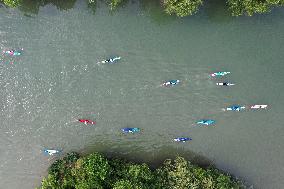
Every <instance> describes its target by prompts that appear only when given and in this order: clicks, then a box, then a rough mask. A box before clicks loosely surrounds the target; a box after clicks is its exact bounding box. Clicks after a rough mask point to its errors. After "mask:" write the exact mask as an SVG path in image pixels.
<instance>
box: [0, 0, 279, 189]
mask: <svg viewBox="0 0 284 189" xmlns="http://www.w3.org/2000/svg"><path fill="white" fill-rule="evenodd" d="M66 6H67V5H66ZM68 6H69V5H68ZM283 10H284V9H283V8H277V9H273V11H272V12H271V13H269V14H266V15H256V16H253V17H239V18H233V17H230V16H229V15H228V14H227V13H226V12H225V11H224V8H223V5H220V4H218V3H216V4H214V3H213V2H212V3H211V4H210V3H207V4H205V6H204V7H203V8H202V9H201V11H200V12H199V13H198V14H197V15H195V16H192V17H186V18H182V19H178V18H175V17H170V16H166V15H164V14H163V13H162V12H161V10H160V8H159V7H158V5H155V4H154V3H151V1H142V2H140V3H139V2H136V1H130V2H129V3H127V4H126V5H125V6H124V7H122V8H119V9H118V10H117V11H114V12H109V10H108V9H107V7H106V6H105V5H104V4H102V3H99V4H98V5H97V7H96V9H95V10H94V9H91V8H88V7H87V5H86V3H85V2H83V1H77V2H76V3H75V5H74V7H73V8H71V9H66V10H58V9H57V8H56V7H55V6H53V5H47V6H44V7H40V8H39V10H36V9H35V8H31V10H30V11H29V12H28V10H26V9H24V10H22V11H20V10H18V9H7V8H4V7H1V8H0V39H1V41H0V45H1V49H2V50H3V49H8V48H21V47H22V48H24V53H23V55H22V56H19V57H9V56H2V57H1V64H0V86H1V90H0V95H1V98H0V110H1V111H0V120H1V123H0V125H1V127H0V131H1V132H0V183H1V187H0V188H7V189H8V188H9V189H19V188H21V189H28V188H34V187H36V186H39V185H40V181H41V179H42V177H43V176H45V175H46V173H47V171H46V170H47V168H48V166H49V165H50V164H51V163H52V162H53V161H54V160H55V159H56V157H47V156H44V155H43V153H42V149H43V148H60V149H63V151H64V153H67V152H70V151H78V152H82V153H88V152H91V151H100V152H104V153H107V154H109V155H117V156H122V157H126V158H128V159H130V160H133V161H137V162H148V163H150V164H151V165H153V166H156V165H158V164H159V163H160V162H161V160H163V159H165V158H167V157H174V156H175V155H177V154H180V155H183V156H184V157H186V158H187V159H190V160H192V161H193V162H196V163H199V164H202V165H203V164H204V165H206V164H214V165H215V166H216V167H217V168H219V169H221V170H224V171H226V172H229V173H231V174H233V175H235V176H237V177H239V178H240V179H242V180H244V181H245V182H246V184H247V185H248V186H253V188H263V189H268V188H269V189H281V188H283V187H284V175H283V171H284V167H283V165H284V150H283V146H284V145H283V139H284V124H283V119H282V116H283V115H284V109H283V102H284V95H283V92H284V85H283V80H284V71H283V69H284V62H283V59H284V53H283V52H284V21H283V18H284V11H283ZM37 11H38V13H37ZM112 55H119V56H121V57H122V59H121V61H119V62H118V63H117V64H112V65H106V64H105V65H97V64H96V62H98V61H100V60H103V59H105V58H107V57H109V56H112ZM11 61H13V64H9V62H11ZM222 70H224V71H231V74H230V75H228V76H226V77H223V78H218V79H212V78H210V77H209V74H210V73H212V72H214V71H222ZM170 79H180V80H181V84H180V85H178V86H175V87H171V88H163V87H160V86H159V85H160V84H161V83H162V82H163V81H165V80H170ZM221 81H230V82H233V83H236V86H233V87H228V88H224V87H223V88H222V87H217V86H216V85H215V83H216V82H221ZM232 104H241V105H247V106H249V105H251V104H268V105H269V108H268V109H267V110H260V111H252V110H247V111H243V112H224V111H222V108H224V107H226V106H229V105H232ZM78 118H84V119H91V120H96V121H97V124H96V125H95V126H90V125H88V126H86V125H84V124H81V123H78V122H76V119H78ZM203 118H206V119H215V120H216V125H215V126H214V127H200V126H196V124H195V122H196V121H197V120H199V119H203ZM123 127H139V128H141V129H142V131H141V132H140V133H138V134H129V135H127V134H122V133H121V131H120V129H121V128H123ZM175 137H191V138H192V139H193V140H192V141H190V142H187V143H174V142H173V138H175Z"/></svg>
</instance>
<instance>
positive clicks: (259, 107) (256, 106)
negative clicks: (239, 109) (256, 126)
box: [250, 104, 268, 109]
mask: <svg viewBox="0 0 284 189" xmlns="http://www.w3.org/2000/svg"><path fill="white" fill-rule="evenodd" d="M267 107H268V105H265V104H262V105H258V104H255V105H252V106H251V107H250V108H251V109H266V108H267Z"/></svg>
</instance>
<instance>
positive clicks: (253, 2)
mask: <svg viewBox="0 0 284 189" xmlns="http://www.w3.org/2000/svg"><path fill="white" fill-rule="evenodd" d="M1 1H2V3H3V4H5V5H6V6H8V7H27V5H30V6H36V7H37V9H35V10H38V7H39V6H44V5H46V4H49V3H51V4H54V5H55V6H56V7H57V8H59V9H68V8H72V7H73V6H74V4H75V1H76V0H68V1H63V0H1ZM126 1H127V0H105V2H106V3H107V4H108V5H109V6H110V9H111V10H114V9H115V8H117V7H118V6H119V5H121V4H122V3H123V2H126ZM141 1H143V0H141ZM153 1H154V0H153ZM156 1H159V2H160V4H161V6H162V7H163V8H164V11H165V12H166V13H168V14H171V15H172V14H173V15H177V16H179V17H184V16H188V15H193V14H195V13H197V11H198V10H199V8H200V6H202V5H203V4H204V3H206V2H204V1H203V0H156ZM88 3H89V4H91V5H92V6H94V5H95V4H96V0H89V1H88ZM63 4H64V6H63ZM66 4H68V5H67V6H66ZM226 4H227V8H228V9H229V11H230V12H231V14H232V15H233V16H241V15H248V16H252V15H253V14H255V13H266V12H269V11H270V10H271V9H272V8H273V7H276V6H282V5H284V0H226Z"/></svg>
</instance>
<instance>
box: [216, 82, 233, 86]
mask: <svg viewBox="0 0 284 189" xmlns="http://www.w3.org/2000/svg"><path fill="white" fill-rule="evenodd" d="M216 85H219V86H233V85H235V84H234V83H228V82H224V83H216Z"/></svg>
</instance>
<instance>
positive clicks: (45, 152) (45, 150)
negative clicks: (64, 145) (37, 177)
mask: <svg viewBox="0 0 284 189" xmlns="http://www.w3.org/2000/svg"><path fill="white" fill-rule="evenodd" d="M43 153H44V154H45V155H50V156H52V155H57V154H59V153H61V150H55V149H44V150H43Z"/></svg>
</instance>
